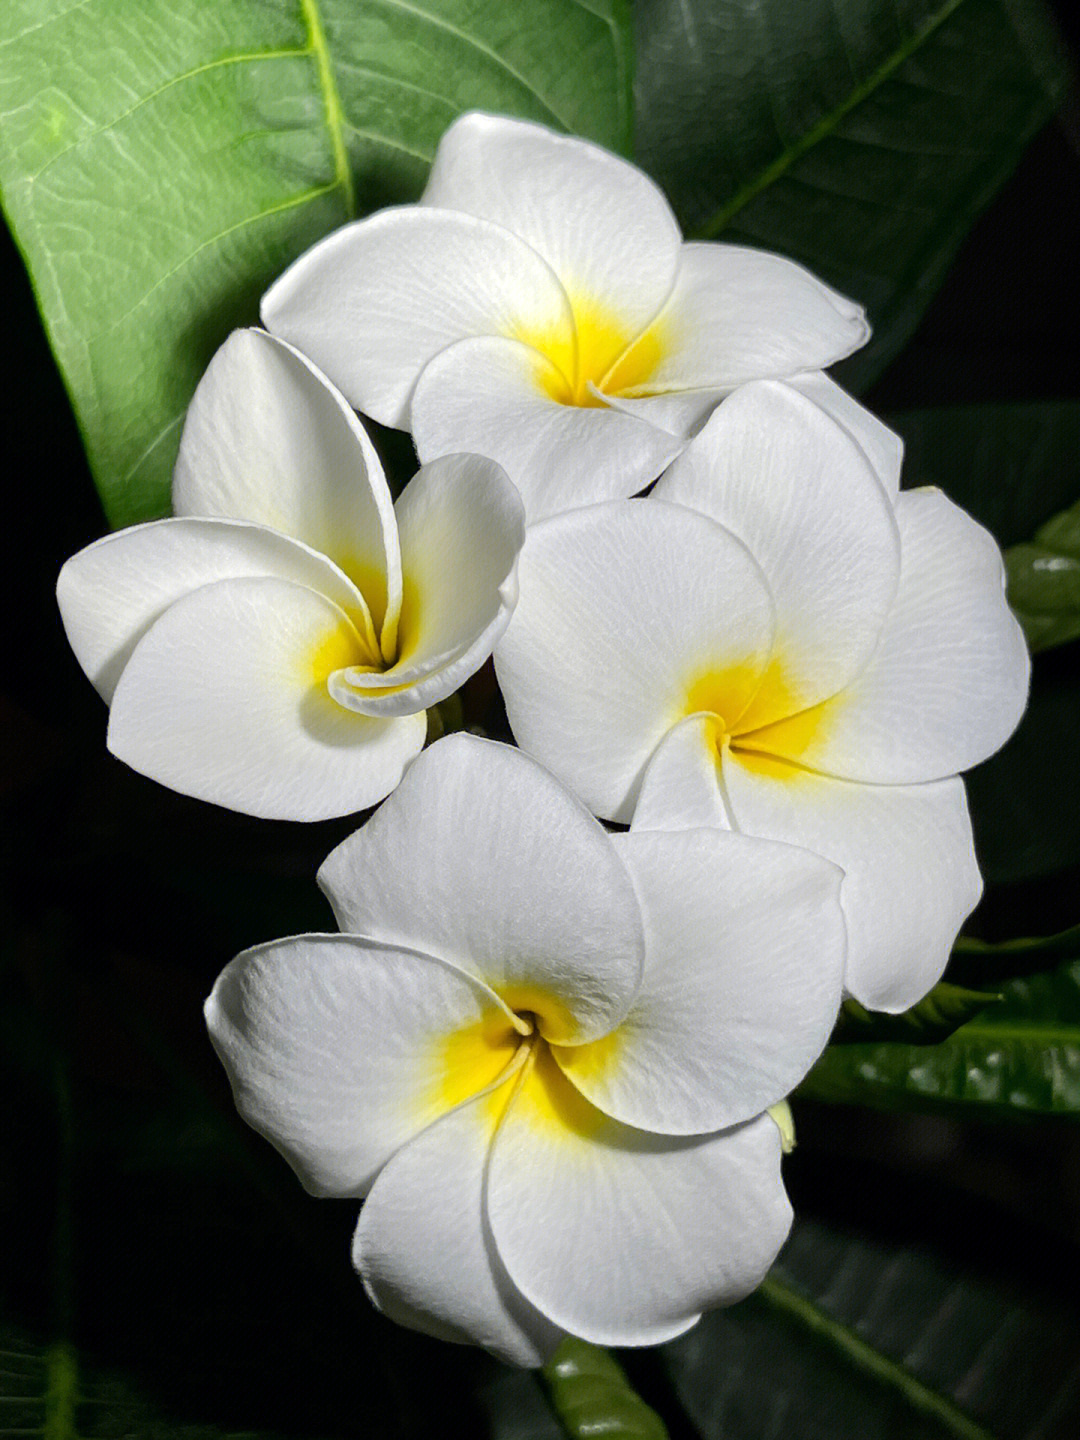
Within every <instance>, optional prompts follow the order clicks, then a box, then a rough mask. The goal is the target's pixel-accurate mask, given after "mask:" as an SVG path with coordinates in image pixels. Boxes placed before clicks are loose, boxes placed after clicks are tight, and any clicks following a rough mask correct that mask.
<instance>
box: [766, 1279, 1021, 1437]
mask: <svg viewBox="0 0 1080 1440" xmlns="http://www.w3.org/2000/svg"><path fill="white" fill-rule="evenodd" d="M758 1294H759V1295H760V1296H762V1298H763V1299H764V1300H765V1301H766V1302H767V1303H768V1304H769V1305H772V1306H774V1307H775V1308H776V1309H778V1310H782V1311H783V1312H784V1313H785V1314H786V1315H788V1316H790V1317H791V1318H792V1319H793V1320H796V1321H798V1322H799V1323H800V1324H802V1325H804V1326H805V1327H806V1328H807V1329H808V1330H810V1331H811V1332H812V1333H813V1334H814V1335H817V1336H818V1337H819V1338H820V1339H821V1340H823V1341H824V1342H825V1343H826V1344H828V1345H829V1346H831V1348H832V1349H834V1350H836V1351H838V1352H839V1353H840V1354H841V1355H843V1356H844V1358H845V1359H846V1360H848V1361H849V1362H850V1363H851V1364H853V1365H854V1366H856V1367H857V1368H858V1369H859V1370H862V1371H863V1372H864V1373H866V1374H868V1375H872V1376H873V1378H874V1379H875V1380H877V1381H879V1382H880V1383H882V1384H884V1385H887V1386H889V1387H891V1388H892V1389H895V1390H898V1391H899V1392H900V1394H901V1395H903V1397H904V1399H905V1400H906V1401H907V1402H908V1404H909V1405H911V1407H912V1408H913V1409H915V1410H917V1411H919V1412H920V1413H921V1414H923V1415H931V1416H933V1417H934V1419H936V1420H939V1421H940V1422H941V1423H942V1424H943V1425H944V1426H945V1427H946V1428H947V1429H948V1430H949V1431H950V1432H951V1433H952V1434H953V1435H956V1436H958V1437H959V1440H997V1437H996V1436H995V1435H994V1434H993V1433H992V1432H991V1431H989V1430H986V1429H984V1428H983V1427H982V1426H981V1425H979V1424H977V1423H976V1422H975V1421H974V1420H972V1419H971V1418H970V1417H969V1416H968V1415H966V1414H965V1413H964V1411H963V1410H961V1409H960V1408H959V1407H958V1406H957V1405H956V1404H954V1403H953V1401H951V1400H949V1399H948V1398H947V1397H946V1396H944V1395H942V1394H940V1393H939V1392H938V1391H937V1390H933V1389H931V1388H930V1386H929V1385H925V1384H923V1382H922V1381H921V1380H918V1379H916V1377H915V1376H914V1375H912V1373H911V1372H910V1370H907V1369H905V1368H904V1366H903V1365H902V1364H901V1363H900V1362H899V1361H896V1360H890V1359H889V1357H888V1356H887V1355H883V1354H882V1353H881V1351H880V1350H877V1349H875V1348H874V1346H872V1345H871V1344H869V1343H868V1342H867V1341H866V1340H863V1339H862V1338H861V1336H859V1335H857V1334H856V1333H855V1331H854V1330H852V1329H850V1328H849V1327H848V1326H847V1325H843V1324H841V1323H840V1321H838V1320H834V1319H833V1318H832V1317H831V1316H830V1315H827V1314H826V1313H825V1312H824V1311H823V1310H822V1309H821V1308H820V1306H818V1305H816V1304H815V1303H814V1302H813V1301H812V1300H809V1299H807V1297H806V1296H805V1295H802V1294H800V1293H799V1291H797V1290H796V1289H795V1288H794V1287H793V1286H791V1285H789V1284H788V1283H787V1282H786V1281H784V1280H778V1279H777V1278H776V1276H775V1275H770V1276H768V1277H767V1278H766V1279H765V1280H763V1281H762V1282H761V1285H760V1287H759V1289H758Z"/></svg>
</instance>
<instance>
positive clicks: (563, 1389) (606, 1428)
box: [544, 1336, 668, 1440]
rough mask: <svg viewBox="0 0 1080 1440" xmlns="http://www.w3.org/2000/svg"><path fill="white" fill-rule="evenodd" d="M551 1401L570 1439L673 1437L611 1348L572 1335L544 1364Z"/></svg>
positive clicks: (656, 1439) (652, 1439)
mask: <svg viewBox="0 0 1080 1440" xmlns="http://www.w3.org/2000/svg"><path fill="white" fill-rule="evenodd" d="M544 1379H545V1381H546V1382H547V1386H548V1391H549V1393H550V1395H551V1403H552V1406H553V1408H554V1410H555V1413H556V1414H557V1415H558V1417H559V1419H560V1420H561V1421H562V1423H563V1427H564V1429H565V1431H566V1434H567V1435H568V1436H569V1437H570V1440H591V1437H593V1436H597V1435H603V1436H605V1437H607V1436H610V1437H611V1440H667V1433H668V1432H667V1429H666V1428H665V1426H664V1423H663V1421H662V1420H661V1419H660V1417H659V1415H657V1413H656V1411H655V1410H652V1409H650V1407H649V1406H648V1405H646V1404H645V1402H644V1400H642V1398H641V1396H640V1395H638V1394H637V1393H636V1391H634V1390H633V1389H632V1388H631V1386H630V1382H629V1381H628V1380H627V1378H626V1374H625V1372H624V1370H623V1368H622V1366H621V1365H620V1364H619V1363H618V1361H617V1360H616V1359H615V1357H614V1356H613V1355H612V1354H611V1353H610V1352H609V1351H607V1350H603V1349H601V1348H600V1347H599V1346H598V1345H587V1344H586V1343H585V1341H584V1340H575V1339H574V1338H573V1337H572V1336H570V1337H568V1338H567V1339H566V1340H564V1341H563V1343H562V1344H561V1345H560V1346H559V1348H558V1350H557V1351H556V1352H555V1354H554V1356H553V1357H552V1359H551V1360H550V1361H549V1362H548V1363H547V1365H545V1366H544Z"/></svg>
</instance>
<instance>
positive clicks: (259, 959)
mask: <svg viewBox="0 0 1080 1440" xmlns="http://www.w3.org/2000/svg"><path fill="white" fill-rule="evenodd" d="M206 1023H207V1026H208V1027H209V1030H210V1037H211V1039H212V1040H213V1042H214V1048H215V1049H216V1050H217V1053H218V1055H219V1057H220V1058H221V1061H222V1063H223V1064H224V1066H225V1068H226V1070H227V1071H228V1075H229V1080H230V1082H231V1083H232V1087H233V1095H234V1098H235V1100H236V1105H237V1108H238V1110H239V1111H240V1114H241V1115H242V1116H243V1117H244V1119H245V1120H246V1121H247V1122H248V1124H249V1125H251V1126H253V1127H254V1129H256V1130H258V1131H259V1133H260V1134H261V1135H265V1136H266V1138H267V1139H268V1140H269V1141H270V1142H271V1144H273V1145H274V1146H276V1147H277V1149H278V1150H280V1151H281V1153H282V1154H283V1155H284V1156H285V1158H286V1159H287V1160H288V1162H289V1164H290V1165H292V1167H293V1169H294V1170H295V1171H296V1172H297V1174H298V1175H299V1176H300V1179H301V1180H302V1181H303V1183H304V1186H305V1187H306V1188H307V1189H308V1190H310V1191H311V1192H312V1193H313V1194H316V1195H357V1196H359V1195H363V1194H365V1193H366V1191H367V1189H368V1188H369V1186H370V1185H371V1182H372V1180H373V1179H374V1177H375V1176H376V1174H378V1172H379V1170H380V1169H381V1168H382V1166H383V1165H385V1163H386V1162H387V1160H389V1159H390V1157H391V1156H392V1155H393V1154H394V1153H395V1152H396V1151H397V1150H398V1148H399V1147H400V1146H401V1145H403V1144H404V1143H405V1142H406V1141H408V1140H410V1139H411V1138H412V1137H413V1136H415V1135H418V1134H419V1133H420V1132H421V1131H422V1130H423V1129H424V1128H425V1127H426V1126H428V1125H430V1124H431V1123H432V1121H434V1120H436V1119H437V1118H438V1117H439V1116H440V1115H445V1114H447V1113H449V1112H450V1111H451V1110H452V1109H454V1107H455V1106H456V1105H457V1104H459V1103H460V1102H461V1101H462V1100H464V1099H467V1098H468V1096H469V1095H471V1094H479V1093H480V1092H481V1091H482V1090H484V1089H486V1088H487V1087H488V1086H489V1085H490V1084H491V1083H492V1082H493V1081H494V1080H495V1079H496V1077H497V1076H498V1075H499V1073H500V1071H501V1070H502V1069H503V1068H505V1067H506V1065H507V1064H509V1063H510V1062H511V1061H512V1058H513V1055H514V1053H515V1047H516V1041H517V1032H516V1031H515V1029H514V1025H513V1022H512V1020H511V1018H510V1016H509V1015H508V1014H507V1012H506V1011H505V1009H504V1007H503V1006H502V1005H501V1003H500V1002H499V1000H498V999H497V997H496V996H494V995H492V994H491V992H490V991H488V990H487V989H486V987H484V986H483V985H481V984H479V983H478V982H477V981H476V980H474V979H472V978H471V977H469V976H467V975H464V974H462V973H460V972H458V971H456V970H454V969H453V968H452V967H450V966H448V965H446V964H444V963H443V962H442V961H440V960H436V959H433V958H432V957H431V956H429V955H422V954H417V953H415V952H412V951H408V950H402V949H398V948H395V947H393V946H386V945H380V944H379V943H377V942H375V941H369V940H360V939H357V938H356V937H354V936H350V935H302V936H299V937H298V938H296V939H293V940H279V941H276V942H274V943H272V944H269V945H259V946H256V947H255V948H254V949H252V950H246V951H244V953H243V954H241V955H238V956H237V957H236V959H235V960H233V961H232V962H231V963H230V964H229V965H227V966H226V967H225V969H224V970H223V971H222V973H221V975H220V976H219V977H218V980H217V982H216V984H215V985H214V988H213V991H212V992H211V994H210V998H209V999H208V1000H207V1002H206ZM461 1037H465V1038H466V1041H475V1043H467V1044H465V1045H462V1044H461V1043H460V1041H461ZM462 1058H466V1059H467V1061H468V1062H469V1063H468V1064H467V1065H466V1067H465V1068H464V1070H463V1069H462V1066H461V1063H460V1062H461V1060H462ZM455 1062H457V1063H455Z"/></svg>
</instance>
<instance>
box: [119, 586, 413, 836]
mask: <svg viewBox="0 0 1080 1440" xmlns="http://www.w3.org/2000/svg"><path fill="white" fill-rule="evenodd" d="M362 653H363V651H362V647H361V646H360V642H359V637H358V636H357V632H356V630H355V628H354V627H353V626H352V624H351V622H350V621H349V620H348V618H347V616H346V615H345V614H344V612H343V611H342V610H340V609H339V608H338V607H337V606H336V605H335V604H334V603H333V602H332V601H330V600H328V599H326V597H325V596H323V595H317V594H316V593H315V592H314V591H313V590H308V589H305V588H303V587H302V586H300V585H295V584H292V583H290V582H288V581H284V580H266V579H257V580H222V581H218V582H217V583H216V584H214V585H204V586H203V587H202V588H201V589H199V590H195V591H192V592H191V593H190V594H188V595H185V596H183V597H182V598H181V599H179V600H177V601H176V602H175V604H173V605H171V606H170V607H169V609H168V610H166V611H165V613H164V614H163V615H162V616H161V617H160V619H158V620H157V621H156V622H155V623H154V624H153V625H152V626H151V628H150V629H149V630H148V631H147V632H146V634H145V635H144V636H143V638H142V639H141V640H140V641H139V643H138V645H137V646H136V647H135V650H134V651H133V653H132V655H131V658H130V660H129V661H128V663H127V666H126V668H125V670H124V673H123V674H122V675H121V677H120V683H119V685H118V686H117V687H116V694H115V696H114V697H113V705H112V711H111V713H110V717H109V735H108V740H109V748H110V749H111V750H112V752H113V754H115V755H117V756H118V757H119V758H120V759H121V760H123V761H124V762H125V763H126V764H128V765H130V766H132V768H133V769H135V770H139V771H140V772H141V773H142V774H144V775H149V776H150V777H151V779H154V780H158V781H160V782H161V784H163V785H168V786H170V787H171V788H172V789H174V790H179V791H180V792H181V793H182V794H184V795H194V796H195V797H196V798H197V799H200V800H209V801H211V802H212V803H213V804H215V805H225V806H227V807H229V808H230V809H233V810H242V811H245V812H246V813H247V814H249V815H262V816H266V817H268V818H271V819H284V820H321V819H326V818H327V817H329V816H331V815H348V814H351V813H352V812H353V811H356V810H363V809H365V808H366V807H367V806H369V805H374V804H375V803H376V802H377V801H379V800H381V799H382V798H383V797H384V796H385V795H387V794H388V793H389V792H390V791H391V790H392V789H393V788H394V786H395V785H396V784H397V782H398V780H399V779H400V778H401V773H402V771H403V769H404V768H405V766H406V765H407V764H408V762H409V760H411V759H412V757H413V756H414V755H415V754H416V753H417V752H418V751H419V749H420V747H421V746H422V745H423V743H424V736H425V734H426V728H427V720H426V716H425V715H424V714H422V713H421V714H419V715H410V716H407V717H404V718H402V719H400V720H373V719H369V718H368V717H367V716H366V715H355V714H352V713H351V712H350V711H348V710H343V709H342V708H341V706H340V705H338V704H336V702H335V701H333V700H332V699H331V698H330V695H329V693H328V691H327V688H326V679H327V676H328V674H329V673H331V672H332V671H333V670H334V669H338V668H340V667H341V666H342V665H347V664H356V663H358V660H359V659H360V657H361V655H362Z"/></svg>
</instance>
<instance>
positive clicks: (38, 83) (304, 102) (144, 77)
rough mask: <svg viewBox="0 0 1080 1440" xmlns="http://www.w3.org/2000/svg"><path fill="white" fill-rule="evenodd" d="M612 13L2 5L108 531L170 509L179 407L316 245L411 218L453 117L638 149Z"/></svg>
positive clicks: (7, 181) (57, 299)
mask: <svg viewBox="0 0 1080 1440" xmlns="http://www.w3.org/2000/svg"><path fill="white" fill-rule="evenodd" d="M628 46H629V42H628V33H627V26H626V22H625V17H624V7H623V4H622V0H589V3H588V4H583V3H579V0H530V3H529V4H528V5H507V4H505V3H504V0H418V3H415V4H414V3H409V4H404V3H398V0H373V3H368V4H357V3H354V0H298V3H296V4H290V5H283V4H276V3H274V4H270V3H264V0H214V3H212V4H211V3H207V0H140V3H138V4H131V3H129V0H5V3H4V5H3V6H2V7H0V115H2V116H3V125H2V127H0V191H2V194H3V202H4V208H5V210H6V212H7V216H8V219H9V221H10V223H11V227H12V230H13V231H14V234H15V238H16V240H17V241H18V243H19V246H20V248H21V250H22V252H23V254H24V256H25V258H26V261H27V264H28V266H29V269H30V273H31V277H32V279H33V282H34V287H35V289H36V291H37V296H38V302H39V305H40V307H41V311H42V314H43V317H44V319H45V323H46V327H47V330H48V332H49V338H50V340H51V343H52V346H53V351H54V353H55V355H56V358H57V361H58V363H59V365H60V369H61V371H62V373H63V376H64V379H65V382H66V384H67V387H68V391H69V393H70V395H71V399H72V402H73V404H74V407H75V412H76V415H77V417H78V420H79V424H80V426H81V428H82V432H83V436H84V439H85V441H86V446H87V450H88V453H89V456H90V462H91V466H92V468H93V471H94V475H95V478H96V481H97V485H98V488H99V490H100V492H101V496H102V499H103V501H104V504H105V508H106V511H107V513H108V516H109V519H110V520H111V521H112V523H113V524H114V525H123V524H129V523H131V522H132V521H135V520H142V519H146V518H148V517H150V516H154V515H159V514H161V513H163V512H164V511H165V510H166V508H167V504H168V488H169V478H170V474H171V470H172V463H173V459H174V457H175V454H176V447H177V444H178V441H179V435H180V426H181V422H182V420H183V416H184V411H185V409H186V406H187V402H188V400H189V399H190V397H191V393H192V391H193V389H194V387H195V383H196V381H197V380H198V378H199V376H200V374H201V373H202V371H203V369H204V368H205V366H206V363H207V361H208V360H209V358H210V356H211V354H212V353H213V351H214V349H215V348H216V347H217V346H218V345H219V344H220V343H221V341H222V340H223V339H224V338H225V336H226V335H227V334H228V332H229V330H230V329H231V328H232V327H233V326H235V325H237V324H241V323H251V322H252V321H254V320H255V319H256V316H257V302H258V297H259V295H260V293H261V292H262V290H263V289H264V288H265V286H266V285H267V284H268V283H269V282H270V280H272V279H273V277H274V276H275V275H276V274H277V273H278V272H279V271H280V270H281V269H282V268H283V267H284V266H285V264H286V263H287V262H288V261H289V260H291V259H292V258H294V257H295V256H296V255H298V254H299V253H300V252H301V251H302V250H304V249H305V248H306V247H307V246H308V245H310V244H311V243H312V242H313V241H315V240H316V239H318V238H319V237H320V236H321V235H323V234H325V233H326V232H327V231H328V230H330V229H332V228H333V227H334V226H337V225H340V224H342V223H343V222H344V221H346V220H348V219H349V218H350V217H352V216H354V215H357V214H361V213H364V212H365V211H367V210H370V209H372V208H375V207H377V206H379V205H384V204H387V203H392V202H396V201H402V200H412V199H415V197H416V196H417V194H418V193H419V190H420V188H421V186H422V184H423V181H424V178H425V176H426V173H427V168H428V163H429V162H430V160H431V157H432V154H433V153H434V149H435V145H436V142H437V140H438V138H439V136H440V135H441V134H442V132H443V131H444V130H445V129H446V127H447V125H448V124H449V123H450V122H451V120H453V119H454V117H455V116H456V115H458V114H459V113H460V112H461V111H463V110H467V109H470V108H480V109H485V110H494V111H500V112H505V113H510V114H516V115H523V116H527V117H529V118H532V119H535V120H539V121H542V122H544V123H546V124H550V125H554V126H556V127H557V128H559V129H566V130H571V131H574V132H577V133H580V134H583V135H587V136H590V137H593V138H596V139H598V140H601V141H603V142H604V143H605V144H607V145H610V146H613V147H616V148H625V146H626V145H627V144H628V140H629V132H630V101H629V91H628V83H629V48H628Z"/></svg>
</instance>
